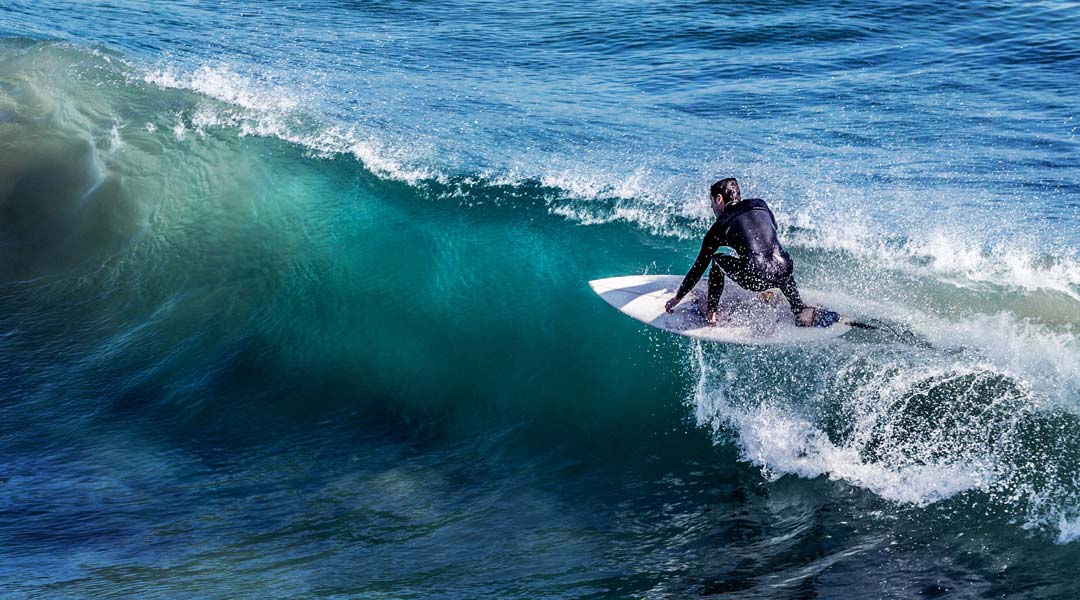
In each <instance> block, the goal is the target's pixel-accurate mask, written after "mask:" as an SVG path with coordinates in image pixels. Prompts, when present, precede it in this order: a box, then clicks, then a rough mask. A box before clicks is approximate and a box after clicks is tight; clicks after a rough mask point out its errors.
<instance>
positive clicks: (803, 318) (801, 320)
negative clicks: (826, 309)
mask: <svg viewBox="0 0 1080 600" xmlns="http://www.w3.org/2000/svg"><path fill="white" fill-rule="evenodd" d="M816 317H817V309H816V308H814V307H813V306H807V307H806V308H804V309H802V310H800V311H799V312H797V313H795V324H796V325H798V326H799V327H813V326H814V319H815V318H816Z"/></svg>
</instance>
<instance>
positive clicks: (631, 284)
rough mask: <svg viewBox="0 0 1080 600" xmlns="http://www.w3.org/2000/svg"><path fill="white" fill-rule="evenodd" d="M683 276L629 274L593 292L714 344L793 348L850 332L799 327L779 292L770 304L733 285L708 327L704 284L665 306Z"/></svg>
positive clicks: (845, 327) (842, 324) (843, 324)
mask: <svg viewBox="0 0 1080 600" xmlns="http://www.w3.org/2000/svg"><path fill="white" fill-rule="evenodd" d="M682 280H683V278H682V276H680V275H630V276H627V277H609V278H607V279H594V280H593V281H590V282H589V286H590V287H592V289H593V291H594V292H596V293H597V294H599V295H600V297H601V298H603V299H604V301H606V302H607V303H608V304H610V305H612V306H614V307H615V308H617V309H619V311H621V312H622V313H624V314H626V315H629V316H630V317H633V318H634V319H637V320H638V321H641V322H642V323H646V324H648V325H652V326H653V327H656V328H658V329H663V330H664V331H670V332H672V333H677V334H679V335H685V336H688V337H692V338H698V339H702V340H709V341H713V342H728V343H735V344H754V345H764V344H793V343H804V342H816V341H823V340H828V339H831V338H835V337H838V336H841V335H843V334H845V333H847V332H848V331H850V330H851V325H849V322H850V321H849V320H847V319H845V318H841V319H840V321H839V322H837V323H834V324H832V325H830V326H829V327H799V326H798V325H796V324H795V317H794V316H793V315H792V314H791V308H790V306H789V305H788V302H787V299H785V298H784V295H783V294H781V293H780V292H779V291H778V290H774V293H773V294H772V299H771V300H766V299H764V298H763V297H762V295H761V294H760V293H756V292H748V291H746V290H744V289H742V288H741V287H739V286H737V285H735V284H734V283H733V282H731V281H728V282H726V285H724V294H723V295H722V296H721V297H720V310H719V316H720V322H719V323H718V324H717V325H715V326H713V325H709V324H708V323H706V322H705V317H704V316H703V315H702V311H701V308H700V307H699V305H698V302H699V301H701V302H703V301H704V300H703V299H704V298H705V293H706V289H707V285H706V283H705V282H704V281H702V282H701V283H699V284H698V285H697V287H695V288H694V290H693V291H692V292H690V293H689V294H687V295H686V298H684V299H683V301H682V303H680V304H679V306H677V307H676V308H675V312H674V314H668V313H667V311H665V310H664V304H665V303H666V302H667V301H668V300H669V299H671V298H672V297H673V296H674V295H675V291H676V290H677V289H679V285H680V284H681V283H682Z"/></svg>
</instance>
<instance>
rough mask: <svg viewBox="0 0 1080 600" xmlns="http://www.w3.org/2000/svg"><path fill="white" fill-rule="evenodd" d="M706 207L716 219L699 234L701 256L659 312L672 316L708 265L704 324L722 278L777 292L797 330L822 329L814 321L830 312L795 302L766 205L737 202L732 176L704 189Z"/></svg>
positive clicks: (711, 317)
mask: <svg viewBox="0 0 1080 600" xmlns="http://www.w3.org/2000/svg"><path fill="white" fill-rule="evenodd" d="M709 204H710V206H711V207H712V210H713V213H714V214H715V215H716V222H715V223H713V226H712V227H710V228H709V232H708V233H706V234H705V239H704V241H702V243H701V252H699V253H698V256H697V259H696V260H694V264H693V266H691V267H690V272H689V273H687V274H686V278H685V279H683V282H682V285H680V286H679V290H678V291H677V292H675V297H674V298H672V299H671V300H668V302H667V304H665V305H664V309H665V310H667V312H669V313H672V312H674V311H675V307H676V306H678V304H679V302H681V301H682V299H683V297H685V296H686V294H688V293H689V292H690V290H692V289H694V286H695V285H697V282H698V281H700V280H701V276H702V275H703V274H705V269H706V268H708V267H709V263H710V262H711V263H712V270H711V271H709V293H708V297H707V300H706V303H705V311H704V312H705V319H706V320H707V321H708V322H709V324H710V325H716V324H717V321H718V318H717V312H716V311H717V308H718V307H719V306H720V295H721V294H723V293H724V278H725V277H730V278H731V280H732V281H734V282H735V283H737V284H738V285H739V286H740V287H742V288H744V289H746V290H749V291H752V292H763V291H765V290H768V289H772V288H780V291H781V292H783V293H784V296H786V297H787V299H788V303H789V304H791V312H792V313H794V315H795V323H796V324H797V325H799V326H802V327H810V326H812V325H827V324H824V323H816V322H815V321H820V320H821V319H820V318H819V317H820V316H824V314H825V313H828V314H829V316H832V315H833V314H834V313H831V311H819V310H817V309H815V308H814V307H812V306H807V305H806V304H804V303H803V301H802V298H800V297H799V289H798V288H797V287H796V286H795V278H794V277H792V276H791V272H792V263H791V256H789V255H788V253H787V251H785V250H784V248H783V247H782V246H781V245H780V239H779V238H778V237H777V235H776V217H774V216H773V213H772V210H771V209H770V208H769V205H768V204H766V203H765V201H764V200H760V199H756V198H755V199H747V200H743V199H742V193H741V192H740V191H739V182H738V181H736V180H735V178H734V177H728V178H726V179H721V180H720V181H717V182H716V183H714V184H712V187H710V188H709ZM721 246H728V247H730V248H733V249H734V250H735V251H736V252H737V253H738V256H731V255H728V254H717V251H718V250H719V249H720V247H721ZM837 318H839V315H837ZM830 320H832V319H830Z"/></svg>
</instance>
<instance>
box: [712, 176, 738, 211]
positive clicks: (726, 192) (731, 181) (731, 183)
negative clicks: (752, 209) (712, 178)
mask: <svg viewBox="0 0 1080 600" xmlns="http://www.w3.org/2000/svg"><path fill="white" fill-rule="evenodd" d="M717 194H720V195H721V196H723V197H724V204H725V205H727V204H735V203H736V202H738V201H739V200H742V192H740V191H739V182H738V181H735V178H734V177H727V178H724V179H721V180H720V181H717V182H716V183H714V184H712V187H710V188H709V197H711V198H716V195H717Z"/></svg>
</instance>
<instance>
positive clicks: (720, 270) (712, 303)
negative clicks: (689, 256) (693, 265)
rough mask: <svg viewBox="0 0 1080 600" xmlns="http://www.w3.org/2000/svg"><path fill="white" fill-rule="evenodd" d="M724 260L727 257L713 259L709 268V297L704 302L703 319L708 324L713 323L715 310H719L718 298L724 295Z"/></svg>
mask: <svg viewBox="0 0 1080 600" xmlns="http://www.w3.org/2000/svg"><path fill="white" fill-rule="evenodd" d="M724 258H728V257H725V256H715V257H713V264H712V267H711V268H709V295H708V299H707V300H706V302H705V318H706V319H708V320H709V321H710V322H712V321H715V317H716V310H717V309H718V308H720V296H722V295H723V294H724V266H723V262H724V261H723V260H722V259H724Z"/></svg>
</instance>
